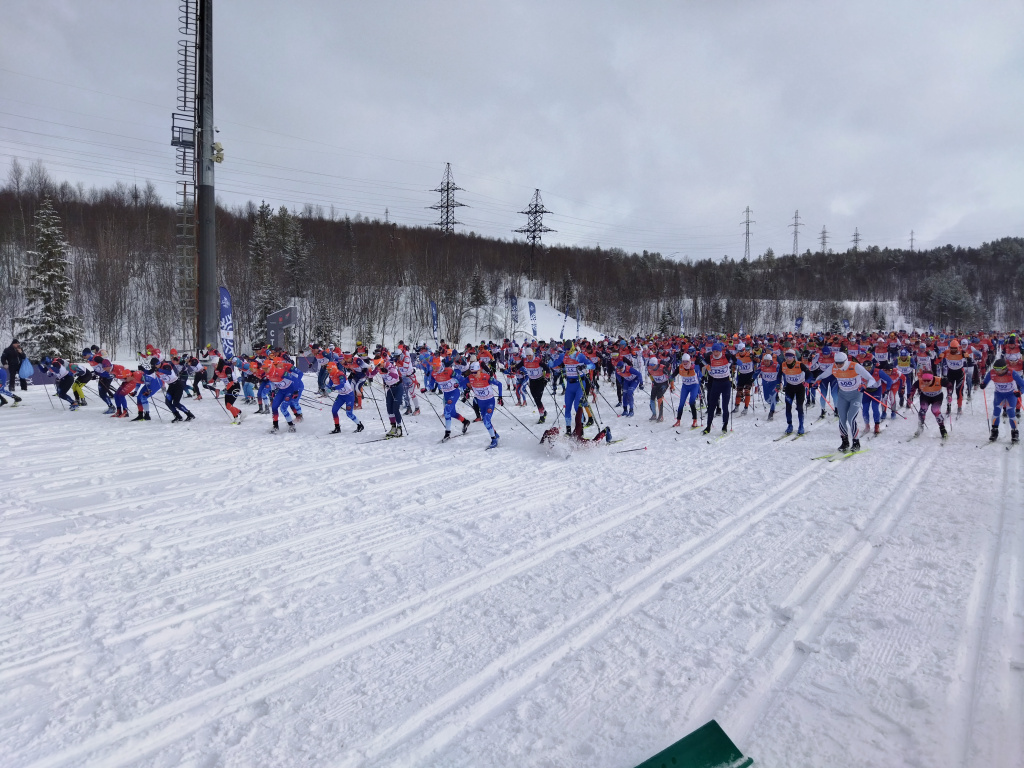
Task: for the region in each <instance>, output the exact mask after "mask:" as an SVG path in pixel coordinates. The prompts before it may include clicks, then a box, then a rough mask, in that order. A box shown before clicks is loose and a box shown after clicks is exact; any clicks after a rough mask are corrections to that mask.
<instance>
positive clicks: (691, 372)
mask: <svg viewBox="0 0 1024 768" xmlns="http://www.w3.org/2000/svg"><path fill="white" fill-rule="evenodd" d="M677 373H678V375H679V407H678V408H677V409H676V423H675V424H673V425H672V426H675V427H678V426H679V423H680V422H681V421H682V420H683V408H685V407H686V404H687V402H689V404H690V415H691V416H693V424H692V425H690V426H691V428H692V427H696V426H697V401H698V400H700V373H699V372H698V370H697V367H696V366H695V365H694V364H693V359H692V358H691V357H690V355H689V353H687V352H684V353H683V355H682V357H680V358H679V368H678V371H677Z"/></svg>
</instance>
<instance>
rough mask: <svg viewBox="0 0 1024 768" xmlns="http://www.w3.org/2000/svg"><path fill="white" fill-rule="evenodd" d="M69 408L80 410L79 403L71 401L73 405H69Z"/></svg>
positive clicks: (70, 409)
mask: <svg viewBox="0 0 1024 768" xmlns="http://www.w3.org/2000/svg"><path fill="white" fill-rule="evenodd" d="M68 410H69V411H77V410H78V403H71V405H69V406H68Z"/></svg>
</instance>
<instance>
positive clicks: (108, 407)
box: [103, 405, 114, 416]
mask: <svg viewBox="0 0 1024 768" xmlns="http://www.w3.org/2000/svg"><path fill="white" fill-rule="evenodd" d="M112 413H114V406H112V405H108V406H107V410H105V411H104V412H103V415H104V416H109V415H110V414H112Z"/></svg>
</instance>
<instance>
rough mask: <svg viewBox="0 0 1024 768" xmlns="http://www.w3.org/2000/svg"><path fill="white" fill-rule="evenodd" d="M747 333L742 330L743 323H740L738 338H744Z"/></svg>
mask: <svg viewBox="0 0 1024 768" xmlns="http://www.w3.org/2000/svg"><path fill="white" fill-rule="evenodd" d="M746 335H747V332H746V330H744V328H743V323H740V336H746Z"/></svg>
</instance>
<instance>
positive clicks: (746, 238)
mask: <svg viewBox="0 0 1024 768" xmlns="http://www.w3.org/2000/svg"><path fill="white" fill-rule="evenodd" d="M743 214H744V218H743V221H741V222H740V224H742V225H743V226H744V233H743V258H744V259H746V260H747V261H750V225H751V224H757V222H756V221H751V219H750V214H751V210H750V206H749V205H748V206H747V209H746V210H745V211H744V212H743Z"/></svg>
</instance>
